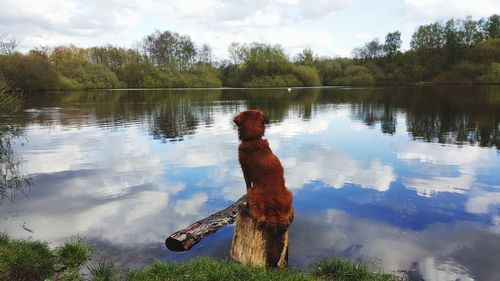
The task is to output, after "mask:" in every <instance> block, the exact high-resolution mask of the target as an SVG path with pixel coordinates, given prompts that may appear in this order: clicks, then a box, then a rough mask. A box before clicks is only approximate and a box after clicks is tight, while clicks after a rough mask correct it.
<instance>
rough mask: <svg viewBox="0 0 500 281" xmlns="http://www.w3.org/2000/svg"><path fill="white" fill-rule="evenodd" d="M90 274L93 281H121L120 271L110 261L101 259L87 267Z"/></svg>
mask: <svg viewBox="0 0 500 281" xmlns="http://www.w3.org/2000/svg"><path fill="white" fill-rule="evenodd" d="M87 268H88V270H89V271H90V273H91V274H92V280H93V281H118V280H123V279H122V276H121V275H122V274H121V272H120V269H119V268H118V267H117V266H116V265H115V264H114V263H113V262H111V261H108V260H106V259H104V258H103V259H101V260H99V261H97V262H95V263H94V264H92V265H89V266H87Z"/></svg>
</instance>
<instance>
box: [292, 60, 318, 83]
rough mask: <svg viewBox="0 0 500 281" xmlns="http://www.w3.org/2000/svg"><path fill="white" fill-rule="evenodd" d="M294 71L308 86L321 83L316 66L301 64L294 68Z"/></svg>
mask: <svg viewBox="0 0 500 281" xmlns="http://www.w3.org/2000/svg"><path fill="white" fill-rule="evenodd" d="M293 72H294V74H295V76H296V77H297V79H298V80H299V81H300V82H302V85H304V86H306V87H314V86H320V85H321V80H320V78H319V74H318V71H317V70H316V68H314V67H310V66H305V65H299V66H296V67H295V68H294V70H293Z"/></svg>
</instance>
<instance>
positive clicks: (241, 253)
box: [231, 204, 288, 268]
mask: <svg viewBox="0 0 500 281" xmlns="http://www.w3.org/2000/svg"><path fill="white" fill-rule="evenodd" d="M231 257H232V258H233V259H234V260H235V261H237V262H240V263H242V264H247V265H256V266H265V267H280V268H282V267H284V266H286V263H287V261H288V230H286V231H284V232H280V231H278V230H277V229H272V230H268V229H262V228H259V227H257V223H256V221H255V220H254V219H253V218H252V217H250V215H249V214H248V211H247V210H246V204H245V205H242V206H241V207H240V210H239V211H238V215H237V217H236V227H235V229H234V236H233V243H232V245H231Z"/></svg>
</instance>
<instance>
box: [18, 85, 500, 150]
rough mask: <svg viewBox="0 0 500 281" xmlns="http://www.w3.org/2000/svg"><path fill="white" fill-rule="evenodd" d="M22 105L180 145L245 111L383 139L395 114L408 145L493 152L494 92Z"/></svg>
mask: <svg viewBox="0 0 500 281" xmlns="http://www.w3.org/2000/svg"><path fill="white" fill-rule="evenodd" d="M28 103H31V104H29V107H30V108H40V107H43V106H46V107H53V106H54V105H59V104H61V105H62V106H61V112H58V115H54V116H45V115H43V114H39V115H36V116H35V115H28V114H24V115H20V116H19V117H16V122H20V123H32V122H34V121H35V122H39V123H41V124H42V125H43V124H49V125H50V123H51V122H54V123H56V124H62V125H67V124H70V125H77V126H80V125H86V124H83V123H85V122H87V123H92V124H96V123H97V124H98V125H99V126H102V127H114V126H123V125H124V124H130V123H132V122H133V123H136V122H140V123H143V124H144V125H145V126H146V127H147V128H148V130H149V132H150V133H151V134H152V135H153V136H154V138H156V139H161V140H181V139H183V136H185V135H189V134H194V133H195V132H196V130H197V129H198V128H199V127H200V126H204V125H205V126H210V125H211V124H213V122H214V120H213V118H214V113H215V112H216V111H217V112H218V113H222V114H228V115H232V114H235V113H236V112H238V111H241V110H242V109H244V108H252V109H261V110H263V111H264V112H265V113H266V114H267V116H268V117H269V119H270V121H271V122H282V121H283V120H284V119H285V118H286V117H287V116H293V117H300V118H303V119H304V120H306V121H307V120H309V119H310V118H313V117H314V114H315V112H321V111H322V109H323V108H324V106H330V105H349V106H350V113H351V117H352V118H354V119H356V120H361V121H362V122H363V123H365V124H366V125H368V126H375V125H378V124H380V128H381V131H382V132H383V133H387V134H394V133H395V132H396V125H397V118H396V117H397V116H398V114H399V115H400V116H401V117H406V126H407V131H408V132H409V133H410V135H411V136H412V137H413V138H414V139H419V140H424V141H429V142H440V143H460V144H463V143H470V144H478V145H481V146H495V147H497V148H500V134H499V124H500V109H499V107H500V88H499V87H465V86H461V87H453V86H446V87H404V88H376V89H346V88H341V89H293V90H292V91H291V92H288V91H287V90H286V89H269V90H236V89H227V90H203V91H200V90H182V91H172V90H158V91H92V92H72V93H48V94H37V95H36V96H34V97H31V98H30V100H29V101H28ZM34 119H35V120H34ZM55 119H57V120H55ZM54 120H55V121H54ZM228 122H230V117H228ZM74 123H76V124H74Z"/></svg>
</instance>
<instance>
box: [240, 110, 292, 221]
mask: <svg viewBox="0 0 500 281" xmlns="http://www.w3.org/2000/svg"><path fill="white" fill-rule="evenodd" d="M242 114H243V116H242ZM245 114H247V115H245ZM248 115H250V117H249V116H248ZM259 118H260V119H262V122H261V120H259ZM263 118H264V114H263V113H262V112H260V111H249V112H242V113H240V114H239V115H238V116H236V118H235V123H236V124H237V125H238V129H239V130H238V133H239V136H240V139H241V140H242V142H241V144H240V146H239V148H238V158H239V162H240V165H241V169H242V170H243V176H244V177H245V182H246V184H247V194H248V206H249V211H250V215H251V216H252V217H253V218H254V219H256V220H257V222H258V223H259V225H261V226H265V227H268V228H273V227H279V228H282V229H286V228H287V227H288V226H289V225H290V223H291V222H292V220H293V208H292V193H291V192H290V191H288V189H287V188H286V187H285V178H284V172H283V166H282V165H281V163H280V161H279V159H278V157H276V155H274V154H273V153H272V151H271V148H270V147H269V143H268V142H267V140H264V139H262V138H261V136H262V135H263V134H264V126H263V124H264V119H263ZM247 120H249V121H247ZM261 123H262V125H261ZM256 131H258V132H259V134H255V132H256ZM248 132H251V134H249V133H248ZM249 135H251V136H252V137H248V136H249ZM255 136H257V137H255Z"/></svg>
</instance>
